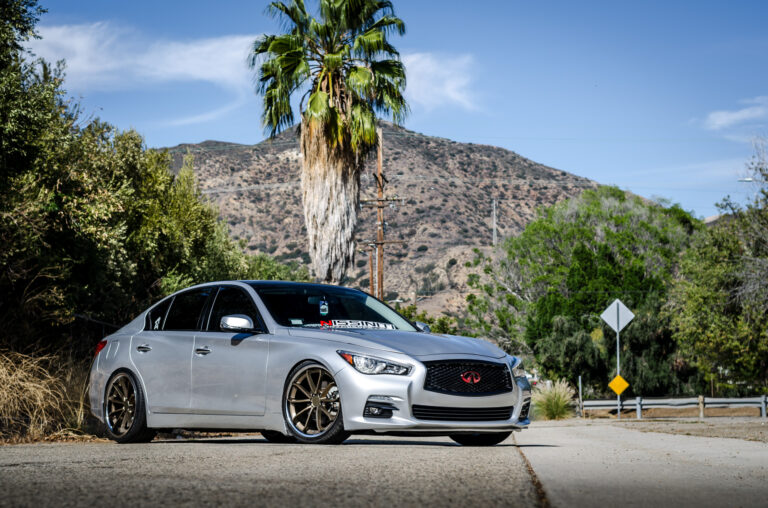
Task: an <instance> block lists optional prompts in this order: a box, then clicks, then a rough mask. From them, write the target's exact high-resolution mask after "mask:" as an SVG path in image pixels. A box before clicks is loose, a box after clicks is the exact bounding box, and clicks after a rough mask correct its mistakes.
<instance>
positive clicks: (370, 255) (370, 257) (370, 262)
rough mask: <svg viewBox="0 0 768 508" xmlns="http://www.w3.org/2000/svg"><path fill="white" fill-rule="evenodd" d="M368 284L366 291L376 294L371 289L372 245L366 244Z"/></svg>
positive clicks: (372, 294)
mask: <svg viewBox="0 0 768 508" xmlns="http://www.w3.org/2000/svg"><path fill="white" fill-rule="evenodd" d="M368 286H369V287H370V289H369V290H368V293H369V294H370V295H371V296H376V293H374V289H373V247H372V246H370V245H369V246H368Z"/></svg>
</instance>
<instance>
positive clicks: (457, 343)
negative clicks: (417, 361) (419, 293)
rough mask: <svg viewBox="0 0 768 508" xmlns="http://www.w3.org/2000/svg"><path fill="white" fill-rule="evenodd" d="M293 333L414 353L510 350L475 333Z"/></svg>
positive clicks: (495, 355)
mask: <svg viewBox="0 0 768 508" xmlns="http://www.w3.org/2000/svg"><path fill="white" fill-rule="evenodd" d="M288 333H289V334H290V335H292V336H298V337H308V338H316V339H322V340H332V341H335V342H341V343H344V344H349V345H352V346H361V347H366V348H371V349H380V350H382V351H392V352H395V353H404V354H406V355H409V356H414V357H427V356H437V355H473V356H486V357H490V358H502V357H504V356H506V353H504V351H502V350H501V349H499V348H498V347H497V346H495V345H494V344H492V343H490V342H488V341H486V340H483V339H474V338H471V337H461V336H458V335H439V334H432V333H422V332H405V331H400V330H385V331H382V330H344V329H335V330H317V329H309V328H289V329H288Z"/></svg>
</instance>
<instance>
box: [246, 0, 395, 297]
mask: <svg viewBox="0 0 768 508" xmlns="http://www.w3.org/2000/svg"><path fill="white" fill-rule="evenodd" d="M318 4H319V5H318V16H317V17H313V16H311V15H310V14H308V13H307V9H306V7H305V5H304V1H303V0H291V1H290V2H283V1H278V2H272V3H271V4H270V6H269V8H268V12H269V14H270V15H272V16H273V17H276V18H279V19H280V20H281V21H283V23H284V26H285V30H286V33H283V34H280V35H264V36H262V37H259V38H258V39H256V41H254V43H253V53H252V54H251V56H250V60H249V65H250V68H251V69H255V70H257V73H256V74H257V80H258V81H257V83H258V85H257V89H258V92H259V93H260V94H261V95H263V97H264V111H263V115H262V120H263V123H264V128H265V129H266V130H267V131H269V135H270V137H274V136H275V135H277V134H278V133H279V132H281V131H282V130H284V129H286V128H288V127H291V126H292V125H293V124H294V116H293V107H292V105H291V99H292V98H293V97H294V94H295V95H296V96H298V95H299V94H301V99H300V100H299V112H300V115H301V125H300V126H299V131H300V139H301V153H302V164H301V189H302V194H303V199H304V220H305V223H306V226H307V233H308V236H309V253H310V256H311V258H312V268H313V271H314V274H315V276H316V277H317V278H318V279H320V280H323V281H327V282H334V283H338V282H340V281H341V279H342V278H343V277H344V274H345V273H346V270H347V267H348V266H349V265H350V264H351V263H352V261H353V259H354V254H355V242H354V233H355V226H356V224H357V209H358V206H359V203H360V196H359V189H360V172H361V170H362V168H363V165H364V163H365V159H366V156H367V155H368V154H369V153H370V151H371V150H372V149H374V148H375V147H376V143H377V137H376V115H377V113H378V114H389V115H391V116H392V120H393V121H394V123H396V124H399V123H401V122H402V121H403V119H404V118H405V115H406V114H407V112H408V106H407V104H406V102H405V99H404V97H403V90H404V89H405V68H404V67H403V64H402V62H401V61H400V56H399V53H398V52H397V50H396V49H395V48H394V47H393V46H392V45H390V43H389V42H388V41H387V36H388V35H390V34H392V33H398V34H400V35H402V34H404V33H405V25H404V24H403V21H402V20H401V19H399V18H398V17H396V16H395V14H394V9H393V7H392V3H391V2H389V1H386V0H319V2H318Z"/></svg>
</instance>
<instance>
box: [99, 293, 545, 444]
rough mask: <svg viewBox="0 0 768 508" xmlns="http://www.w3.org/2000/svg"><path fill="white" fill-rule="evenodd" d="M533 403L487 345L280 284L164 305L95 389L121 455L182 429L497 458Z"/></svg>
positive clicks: (342, 296) (114, 346)
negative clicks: (373, 437)
mask: <svg viewBox="0 0 768 508" xmlns="http://www.w3.org/2000/svg"><path fill="white" fill-rule="evenodd" d="M530 390H531V389H530V385H529V383H528V380H527V378H526V374H525V371H524V370H523V367H522V364H521V360H520V359H519V358H517V357H514V356H510V355H508V354H506V353H505V352H504V351H502V350H501V349H499V348H498V347H496V346H495V345H494V344H492V343H490V342H488V341H485V340H482V339H474V338H468V337H458V336H451V335H440V334H433V333H431V332H430V331H429V328H428V327H427V326H426V325H424V324H422V323H412V322H410V321H409V320H407V319H406V318H404V317H403V316H401V315H400V314H398V313H397V312H395V311H394V310H392V309H391V308H390V307H388V306H387V305H385V304H384V303H382V302H381V301H379V300H377V299H375V298H373V297H371V296H370V295H368V294H366V293H364V292H362V291H358V290H354V289H348V288H343V287H338V286H330V285H323V284H305V283H293V282H274V281H269V282H267V281H227V282H213V283H207V284H201V285H197V286H193V287H191V288H188V289H185V290H182V291H179V292H177V293H175V294H173V295H170V296H168V297H167V298H165V299H163V300H161V301H160V302H158V303H156V304H155V305H153V306H152V307H150V308H149V309H147V310H146V311H144V312H142V313H141V314H139V315H138V316H137V317H136V318H135V319H134V320H133V321H131V322H130V323H128V324H127V325H125V326H124V327H123V328H121V329H120V330H118V331H117V332H115V333H114V334H112V335H110V336H108V337H106V338H105V339H104V340H102V341H101V342H100V343H99V344H98V346H97V353H96V358H95V360H94V363H93V367H92V369H91V378H90V401H91V408H92V411H93V413H94V414H95V416H96V417H97V418H99V419H100V420H101V421H102V422H103V423H104V424H105V425H106V430H107V434H108V435H109V437H111V438H112V439H114V440H115V441H118V442H122V443H125V442H141V441H148V440H151V439H152V438H153V437H154V436H155V434H156V433H157V431H158V430H161V429H174V428H184V429H208V430H210V429H226V430H241V431H246V430H251V431H259V432H261V433H262V435H263V436H264V437H265V438H266V439H267V440H269V441H274V442H301V443H341V442H342V441H344V440H345V439H346V438H347V437H348V436H349V435H350V434H353V433H362V432H366V433H371V432H374V433H388V432H391V433H416V434H419V433H421V434H428V435H447V436H450V437H451V438H452V439H453V440H454V441H456V442H458V443H461V444H463V445H476V446H477V445H494V444H497V443H499V442H501V441H503V440H504V439H506V438H507V437H508V436H509V434H510V433H511V432H512V431H516V430H520V429H523V428H525V427H526V426H527V425H528V423H529V421H528V409H529V406H530V395H531V391H530Z"/></svg>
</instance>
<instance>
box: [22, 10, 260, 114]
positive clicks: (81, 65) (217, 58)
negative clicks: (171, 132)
mask: <svg viewBox="0 0 768 508" xmlns="http://www.w3.org/2000/svg"><path fill="white" fill-rule="evenodd" d="M40 35H41V36H42V39H39V40H34V41H32V43H31V45H30V49H31V50H32V51H33V52H34V53H35V54H36V55H38V56H41V57H43V58H45V59H46V60H49V61H56V60H60V59H62V58H63V59H65V60H66V62H67V71H66V72H67V85H66V86H67V89H68V90H70V91H71V92H73V93H87V92H89V91H115V90H131V89H145V88H147V87H148V86H152V85H153V84H161V83H183V82H205V83H211V84H213V85H216V86H218V87H220V88H222V89H224V90H225V91H226V92H228V95H229V96H230V99H229V103H228V104H227V105H225V106H223V107H219V108H216V109H214V110H212V111H209V112H205V113H199V114H195V115H191V116H189V117H186V118H180V119H177V120H171V121H169V122H168V124H169V125H185V124H190V123H202V122H206V121H209V120H212V119H214V118H217V117H219V116H222V115H224V114H226V113H228V112H229V111H232V110H234V109H235V108H237V107H238V106H241V105H243V104H244V103H245V102H246V101H247V100H248V98H249V97H250V96H251V94H252V90H253V88H252V78H251V76H252V75H251V73H250V71H249V69H248V68H247V66H246V58H247V56H248V50H249V46H250V44H251V43H252V42H253V40H254V39H255V38H256V35H227V36H222V37H211V38H205V39H196V40H189V41H163V40H149V39H147V38H146V37H144V36H142V35H141V34H139V33H137V32H135V31H132V30H128V29H125V28H120V27H116V26H113V25H112V24H110V23H93V24H87V25H59V26H41V27H40Z"/></svg>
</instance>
